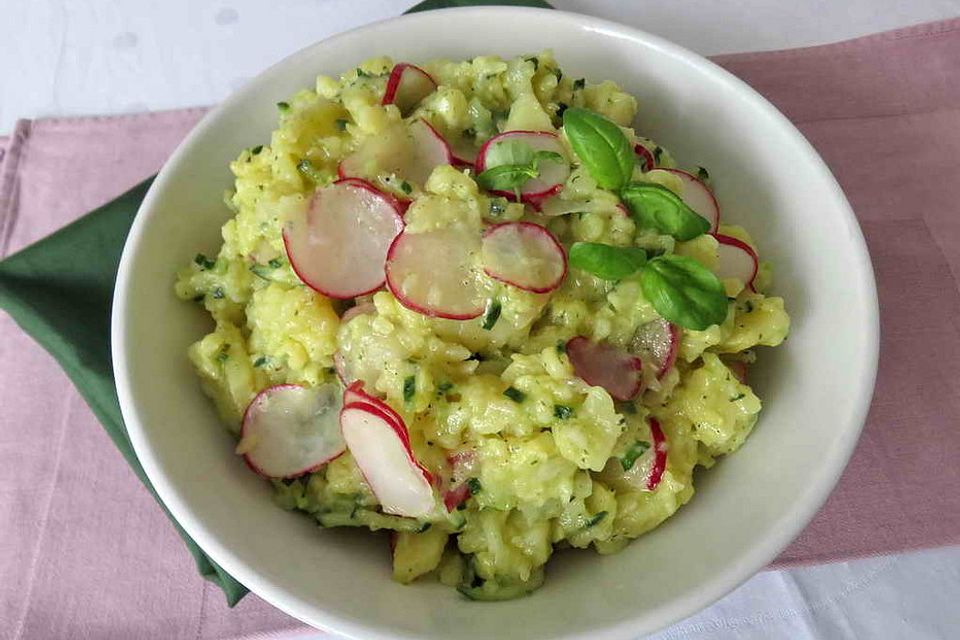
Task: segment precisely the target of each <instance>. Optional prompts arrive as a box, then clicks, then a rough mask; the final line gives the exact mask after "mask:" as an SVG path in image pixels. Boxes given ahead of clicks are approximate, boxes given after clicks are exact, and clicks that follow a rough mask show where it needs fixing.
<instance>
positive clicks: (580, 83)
mask: <svg viewBox="0 0 960 640" xmlns="http://www.w3.org/2000/svg"><path fill="white" fill-rule="evenodd" d="M585 86H587V80H586V78H580V79H579V80H574V81H573V90H574V91H577V90H579V89H583V88H584V87H585Z"/></svg>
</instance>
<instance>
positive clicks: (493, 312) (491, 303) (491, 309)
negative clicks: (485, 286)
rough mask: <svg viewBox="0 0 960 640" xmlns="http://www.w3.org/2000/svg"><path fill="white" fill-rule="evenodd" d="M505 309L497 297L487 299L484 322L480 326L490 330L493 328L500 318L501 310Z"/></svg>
mask: <svg viewBox="0 0 960 640" xmlns="http://www.w3.org/2000/svg"><path fill="white" fill-rule="evenodd" d="M502 310H503V305H501V304H500V301H499V300H497V299H496V298H490V299H489V300H487V308H486V310H484V312H483V322H482V323H481V324H480V327H481V328H483V329H485V330H487V331H490V330H491V329H493V326H494V325H495V324H497V320H499V319H500V312H501V311H502Z"/></svg>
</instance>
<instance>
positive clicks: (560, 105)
mask: <svg viewBox="0 0 960 640" xmlns="http://www.w3.org/2000/svg"><path fill="white" fill-rule="evenodd" d="M569 108H570V105H568V104H567V103H566V102H558V103H557V117H558V118H562V117H563V112H564V111H566V110H567V109H569Z"/></svg>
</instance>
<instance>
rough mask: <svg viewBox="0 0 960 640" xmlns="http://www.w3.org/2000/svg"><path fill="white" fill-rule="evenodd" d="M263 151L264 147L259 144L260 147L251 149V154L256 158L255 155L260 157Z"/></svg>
mask: <svg viewBox="0 0 960 640" xmlns="http://www.w3.org/2000/svg"><path fill="white" fill-rule="evenodd" d="M261 151H263V145H262V144H258V145H257V146H255V147H254V148H253V149H250V154H251V155H254V156H255V155H259V154H260V152H261Z"/></svg>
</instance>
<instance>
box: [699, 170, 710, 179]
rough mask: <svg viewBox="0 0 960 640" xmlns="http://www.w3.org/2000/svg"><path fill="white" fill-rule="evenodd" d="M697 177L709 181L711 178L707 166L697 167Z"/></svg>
mask: <svg viewBox="0 0 960 640" xmlns="http://www.w3.org/2000/svg"><path fill="white" fill-rule="evenodd" d="M697 178H699V179H700V180H703V181H707V180H709V179H710V172H709V171H707V170H706V168H705V167H697Z"/></svg>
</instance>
